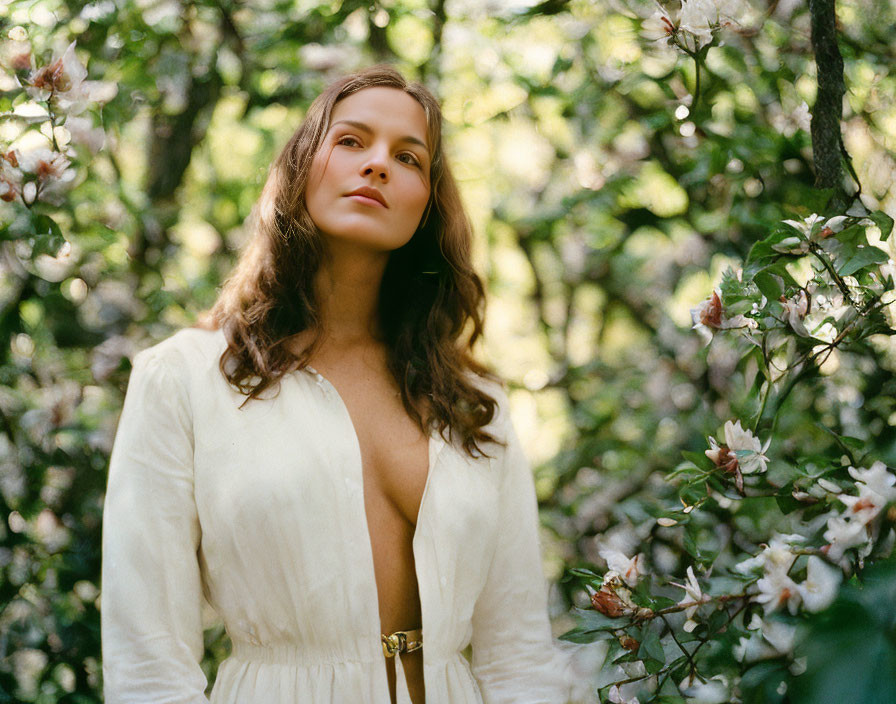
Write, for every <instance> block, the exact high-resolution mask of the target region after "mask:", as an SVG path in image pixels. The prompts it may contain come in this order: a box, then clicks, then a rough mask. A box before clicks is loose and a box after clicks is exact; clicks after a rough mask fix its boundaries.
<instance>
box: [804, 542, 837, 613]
mask: <svg viewBox="0 0 896 704" xmlns="http://www.w3.org/2000/svg"><path fill="white" fill-rule="evenodd" d="M842 580H843V573H842V572H841V571H840V570H839V569H837V568H836V567H834V566H833V565H829V564H828V563H826V562H825V561H824V560H822V559H821V558H820V557H816V556H815V555H811V556H810V557H809V562H808V564H807V565H806V581H805V582H803V583H802V584H801V585H800V586H799V590H800V596H801V597H802V599H803V606H805V607H806V609H807V610H808V611H811V612H812V613H815V612H818V611H824V610H825V609H826V608H828V607H829V606H830V605H831V604H832V603H833V602H834V599H835V598H836V596H837V590H838V589H839V588H840V582H841V581H842Z"/></svg>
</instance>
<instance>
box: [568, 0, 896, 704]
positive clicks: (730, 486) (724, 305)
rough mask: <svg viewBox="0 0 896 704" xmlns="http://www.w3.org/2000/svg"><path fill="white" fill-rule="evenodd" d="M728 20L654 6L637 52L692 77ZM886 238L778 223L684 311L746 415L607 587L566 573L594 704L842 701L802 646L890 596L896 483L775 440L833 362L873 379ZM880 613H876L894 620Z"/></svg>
mask: <svg viewBox="0 0 896 704" xmlns="http://www.w3.org/2000/svg"><path fill="white" fill-rule="evenodd" d="M739 9H741V10H742V9H743V6H742V3H736V2H710V1H709V0H707V1H705V2H704V1H703V0H700V1H699V2H696V1H692V0H682V2H681V7H680V10H678V11H676V12H673V11H670V10H667V9H665V8H663V7H662V6H661V7H660V9H658V10H657V11H656V12H655V13H654V15H653V16H652V17H651V18H650V19H648V20H646V21H644V22H643V25H642V26H643V29H644V34H645V36H646V37H647V38H648V39H649V40H652V41H656V40H657V39H659V40H660V41H662V42H664V43H666V44H668V45H669V46H671V47H675V48H677V49H678V50H679V51H681V52H682V53H684V54H687V55H689V56H691V57H692V58H694V60H695V62H696V70H697V75H698V76H699V71H700V66H701V64H702V63H703V62H704V61H705V60H706V56H707V51H708V50H709V48H710V47H711V46H713V44H714V41H715V38H716V37H717V35H718V33H719V31H724V30H725V28H726V26H733V25H735V24H736V21H735V18H736V17H737V16H739V13H738V10H739ZM698 87H699V84H698ZM693 97H694V100H696V99H697V95H696V91H695V95H694V96H693ZM692 108H693V104H692ZM892 229H893V220H892V219H891V218H890V216H889V215H887V214H886V213H885V212H884V211H882V210H875V211H871V210H869V209H868V208H867V207H865V206H864V205H863V204H862V202H861V201H860V200H859V199H858V197H857V196H856V197H855V198H854V199H853V202H852V204H851V205H850V206H849V208H848V209H847V210H846V212H837V213H832V214H829V215H820V214H818V213H811V214H810V215H808V216H806V217H803V218H799V219H783V220H782V221H780V223H779V224H778V225H777V226H775V227H772V228H771V229H770V231H768V232H767V234H766V236H765V237H764V238H762V239H760V240H758V241H756V242H755V243H754V244H753V245H752V247H751V249H750V251H749V254H748V255H747V256H746V258H745V259H744V260H743V261H742V266H740V267H737V268H734V267H728V268H727V270H726V271H725V272H724V273H723V275H722V277H721V281H720V282H719V283H718V285H717V286H716V287H715V288H714V290H713V291H712V293H711V295H710V296H709V297H708V298H707V299H706V300H705V301H703V302H702V303H700V304H698V305H697V306H696V307H694V308H693V309H692V310H691V318H692V321H693V330H694V332H695V333H696V334H698V335H699V336H700V337H701V339H702V340H703V344H704V345H713V344H718V343H717V342H716V338H718V337H720V336H722V337H724V338H725V344H726V345H727V347H726V350H727V351H728V353H729V354H733V355H734V357H735V360H734V362H733V364H732V365H731V366H732V367H735V368H737V369H738V370H740V371H741V372H742V373H743V378H744V379H745V380H747V381H748V386H749V389H748V390H744V391H746V394H745V395H744V396H743V397H742V398H740V399H738V401H737V406H739V407H740V408H741V409H742V410H743V411H747V410H749V415H742V416H741V417H736V418H719V419H718V422H719V423H721V424H722V425H723V427H722V433H721V434H720V435H717V436H713V435H708V436H706V438H705V446H706V449H705V450H704V451H703V452H695V451H685V452H683V453H682V455H683V461H682V462H680V463H679V464H678V465H677V466H675V467H674V468H672V469H671V471H669V472H667V474H666V476H665V479H666V481H667V482H669V483H670V484H671V485H672V486H673V487H674V493H675V495H676V497H677V501H676V504H675V505H669V504H665V505H662V504H661V505H656V506H653V507H650V506H649V505H648V510H650V511H651V512H652V513H653V515H652V517H644V521H645V523H644V524H642V526H641V527H644V528H647V529H646V530H642V531H640V532H639V535H638V537H639V539H640V541H641V542H640V544H638V545H636V546H635V547H634V549H633V550H632V551H630V552H632V553H634V557H631V558H630V557H629V556H628V555H629V554H630V553H624V552H620V551H618V550H615V549H611V548H604V549H602V550H600V551H599V555H600V557H601V558H602V559H603V561H604V562H606V571H604V572H603V573H601V572H600V571H596V570H592V569H586V568H582V567H579V568H575V569H572V570H571V573H572V574H573V575H575V576H576V577H577V578H578V579H579V580H580V581H581V582H583V583H584V587H585V589H586V590H587V593H588V596H589V601H590V604H588V606H589V607H590V609H589V608H583V609H579V610H578V618H579V624H578V626H577V627H576V628H575V629H574V630H572V631H570V632H568V633H567V634H566V635H565V636H564V637H565V638H566V639H568V640H571V641H573V642H579V643H588V642H595V641H606V643H607V644H608V648H607V660H606V663H605V665H604V670H603V673H602V677H601V678H600V681H601V687H600V693H601V697H602V701H609V702H616V703H618V704H646V702H685V701H686V702H701V703H704V704H711V703H718V704H721V703H722V702H781V701H798V702H803V701H806V702H808V701H812V702H818V701H822V699H819V698H818V697H821V696H824V697H829V698H825V699H823V701H832V702H833V701H838V699H836V698H834V695H831V694H824V695H822V694H820V692H821V691H822V688H820V686H819V685H818V682H819V681H820V680H819V678H823V677H824V675H823V673H824V672H825V671H827V670H829V669H830V662H829V661H825V660H824V659H823V658H821V657H820V656H819V648H817V647H815V642H814V639H815V638H817V637H818V635H817V633H818V632H819V629H822V628H825V627H827V628H830V625H829V623H828V622H826V621H825V619H830V618H831V614H832V613H837V608H840V609H841V611H842V610H843V609H844V608H846V607H843V606H842V604H843V603H847V602H849V599H850V597H849V596H843V597H842V598H841V601H839V602H837V600H838V594H840V593H841V588H842V587H843V585H845V584H848V585H849V586H850V588H852V587H853V586H854V585H855V586H859V585H863V584H864V583H865V581H866V579H867V578H868V577H869V576H870V583H874V580H875V579H876V578H877V577H876V575H880V574H887V575H889V576H887V577H883V578H880V580H882V581H884V583H885V581H886V579H890V580H891V583H892V576H891V575H892V571H891V572H889V573H887V572H886V570H887V569H889V568H888V567H887V565H888V564H889V563H887V562H886V560H887V558H890V557H891V556H892V555H893V551H894V544H896V470H894V469H893V468H890V467H888V466H886V464H885V463H884V462H883V461H881V460H880V459H879V458H877V457H874V456H872V455H871V454H870V453H869V452H867V451H866V448H865V443H864V442H863V441H862V440H861V439H859V438H856V437H852V436H848V435H842V434H838V433H837V432H835V431H834V430H832V429H831V428H828V427H822V429H823V430H824V431H825V432H827V433H828V434H829V435H830V436H831V437H832V438H833V439H834V441H835V443H836V450H837V452H836V453H825V454H823V453H819V452H813V451H812V450H809V449H807V450H806V451H805V452H803V453H802V454H800V453H799V452H798V451H797V452H795V449H796V448H793V447H792V444H791V443H788V442H787V439H786V438H785V437H783V434H782V433H781V431H780V430H779V428H778V424H779V420H780V418H781V415H782V412H783V410H784V407H785V403H786V401H787V399H788V397H789V396H790V395H791V393H792V392H793V391H794V389H795V388H796V387H797V386H798V385H807V384H810V383H812V382H813V381H817V380H819V379H824V380H826V381H828V382H829V383H831V382H834V383H836V379H837V376H838V372H839V369H838V367H839V362H840V359H841V357H844V356H845V355H849V356H850V357H853V358H863V357H864V358H865V359H867V360H868V362H869V363H870V364H871V367H872V368H873V360H874V350H875V348H878V349H880V348H881V347H885V346H886V344H887V343H886V340H887V338H891V337H892V336H893V334H894V331H896V306H894V301H896V291H894V278H896V266H894V261H893V259H894V256H896V248H894V246H893V242H892V240H891V239H890V235H891V232H892ZM866 368H867V367H866ZM717 437H718V438H719V439H717ZM784 444H787V445H789V446H788V447H787V449H786V450H782V449H781V446H782V445H784ZM650 524H652V525H650ZM636 530H637V529H636ZM617 542H618V541H617ZM628 542H629V544H631V543H632V542H633V541H628ZM605 543H610V544H612V539H611V540H607V541H605ZM673 551H680V552H681V554H682V555H683V557H684V564H685V565H686V569H685V570H684V574H685V576H684V578H682V579H678V578H675V577H673V576H670V575H667V574H664V572H663V569H662V567H661V566H662V565H663V564H674V562H675V561H674V560H672V559H670V558H671V555H672V554H673ZM876 563H881V567H880V568H877V567H874V566H873V565H875V564H876ZM881 569H882V570H883V572H881ZM848 593H849V590H844V594H848ZM888 598H890V599H891V600H890V601H889V602H885V604H880V608H882V609H884V610H889V611H892V608H893V606H894V602H893V601H892V596H889V595H888ZM844 600H845V601H844ZM835 602H837V603H839V604H841V606H840V607H834V606H833V605H835ZM851 603H852V604H853V605H855V604H856V603H857V601H856V599H855V598H854V597H853V598H852V602H851ZM852 608H853V611H852V613H853V615H854V614H855V610H856V608H857V607H855V606H853V607H852ZM863 619H864V621H863V623H866V622H867V621H868V619H867V618H866V617H865V616H864V615H863ZM825 623H828V625H827V626H825V625H822V624H825ZM892 626H893V625H892V623H891V622H890V621H887V622H886V624H885V625H884V626H883V629H884V632H889V633H890V635H889V636H887V637H889V638H890V639H891V640H890V641H889V644H888V645H886V646H881V647H884V651H885V653H886V654H884V655H882V656H881V660H880V661H879V662H881V663H892V662H893V661H894V660H893V659H894V657H896V646H894V645H893V641H892V633H893V631H892ZM840 627H843V628H848V627H849V626H848V624H844V623H840ZM868 628H869V630H868V631H867V633H866V635H865V636H862V637H867V638H869V639H871V640H874V638H875V635H874V634H875V633H877V632H878V630H880V629H879V627H878V626H873V627H870V626H869V627H868ZM875 629H877V630H875ZM874 642H875V647H877V646H879V642H878V641H876V640H875V641H874ZM854 647H855V646H854ZM869 657H870V658H871V660H872V661H873V659H874V657H876V655H875V654H874V653H872V654H871V655H869ZM850 662H852V661H850ZM849 666H851V665H848V666H846V667H849ZM840 672H841V677H842V676H843V675H844V670H843V669H842V667H841V670H840ZM820 673H822V674H820ZM869 674H870V671H869ZM801 676H803V677H802V678H801ZM872 679H873V680H875V681H876V682H877V684H873V685H870V686H869V685H867V683H862V684H861V685H860V687H865V688H866V689H867V692H866V695H867V696H868V697H869V698H865V699H850V700H851V701H863V702H866V701H867V702H871V701H889V700H891V697H890V696H889V695H888V694H882V693H887V692H893V691H894V690H896V682H894V677H893V674H892V669H889V672H888V674H887V675H886V676H877V677H870V676H869V680H872ZM875 688H876V689H875ZM840 691H842V687H841V688H840ZM810 692H812V693H813V694H811V695H810V694H808V693H810ZM787 697H790V698H789V699H787ZM809 697H816V698H809Z"/></svg>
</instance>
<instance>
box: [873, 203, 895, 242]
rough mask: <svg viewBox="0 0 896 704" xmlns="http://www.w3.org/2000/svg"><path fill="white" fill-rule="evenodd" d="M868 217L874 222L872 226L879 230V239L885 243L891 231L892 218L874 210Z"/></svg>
mask: <svg viewBox="0 0 896 704" xmlns="http://www.w3.org/2000/svg"><path fill="white" fill-rule="evenodd" d="M868 217H869V218H871V219H872V220H874V224H875V225H877V226H878V227H879V228H880V238H881V239H882V240H883V241H884V242H886V241H887V238H888V237H889V236H890V233H891V232H892V231H893V218H891V217H890V216H889V215H887V214H886V213H885V212H883V211H882V210H875V211H874V212H873V213H871V214H870V215H869V216H868Z"/></svg>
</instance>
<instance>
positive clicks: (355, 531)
mask: <svg viewBox="0 0 896 704" xmlns="http://www.w3.org/2000/svg"><path fill="white" fill-rule="evenodd" d="M224 347H225V341H224V337H223V335H222V334H221V333H220V332H210V331H203V330H196V329H189V330H182V331H180V332H178V333H177V334H175V335H174V336H173V337H171V338H169V339H168V340H166V341H164V342H162V343H161V344H159V345H156V346H155V347H152V348H150V349H148V350H145V351H143V352H141V353H140V354H138V355H137V356H136V358H135V360H134V369H133V372H132V375H131V380H130V384H129V387H128V392H127V396H126V399H125V404H124V410H123V412H122V416H121V420H120V423H119V427H118V433H117V436H116V440H115V447H114V450H113V452H112V459H111V465H110V468H109V483H108V491H107V493H106V499H105V515H104V527H103V568H102V572H103V574H102V602H101V606H102V637H103V674H104V679H105V697H106V702H107V704H120V703H124V702H140V703H141V704H148V703H150V702H159V703H161V702H165V703H166V704H175V703H177V704H188V703H189V704H200V703H202V702H208V701H209V699H207V697H206V695H205V690H206V686H207V682H206V677H205V675H204V674H203V672H202V670H201V669H200V667H199V661H200V659H201V657H202V653H203V630H202V621H201V603H202V596H203V595H204V596H205V598H206V599H207V600H208V602H209V603H210V604H211V605H212V606H213V607H214V609H215V610H216V611H217V613H218V614H219V615H220V616H221V618H222V619H223V622H224V624H225V626H226V628H227V632H228V634H229V635H230V638H231V639H232V642H233V653H232V655H231V656H230V657H228V658H227V659H226V660H225V661H224V662H223V663H222V664H221V666H220V668H219V669H218V674H217V679H216V681H215V685H214V687H213V689H212V692H211V702H212V703H213V704H366V703H370V704H386V703H387V702H388V701H389V695H388V686H387V681H386V672H385V667H384V665H383V654H382V648H381V645H380V623H379V615H378V606H377V596H376V581H375V579H374V572H373V556H372V552H371V547H370V538H369V533H368V528H367V523H366V517H365V512H364V497H363V487H362V473H361V455H360V449H359V446H358V441H357V436H356V434H355V431H354V427H353V425H352V422H351V419H350V417H349V414H348V411H347V410H346V407H345V405H344V404H343V402H342V400H341V399H340V397H339V395H338V393H337V392H336V390H335V388H334V387H333V386H332V385H331V384H330V383H329V382H328V381H327V380H326V379H324V378H323V377H322V376H320V375H319V374H317V373H316V372H314V371H313V370H310V371H309V370H304V371H297V372H294V373H291V374H288V375H287V376H286V377H285V378H284V379H283V381H282V385H281V387H280V390H279V393H277V394H276V395H274V394H273V393H271V394H269V398H266V399H264V400H259V401H252V402H249V403H247V404H246V405H245V406H244V407H243V409H242V410H240V409H239V405H240V404H241V403H242V401H243V400H244V397H243V396H241V395H239V394H238V393H236V392H235V391H234V390H233V389H232V388H231V387H229V386H228V384H227V382H226V381H225V379H224V377H223V376H222V375H221V373H220V371H219V369H218V359H219V357H220V354H221V352H222V351H223V350H224ZM489 390H490V391H491V392H492V393H493V394H495V395H496V397H497V398H498V400H499V404H500V413H499V415H498V417H497V418H496V420H495V422H494V424H493V426H492V429H493V430H494V431H495V433H496V434H497V435H498V436H499V437H505V438H507V440H508V446H507V448H506V449H504V448H501V447H494V446H493V447H492V448H491V450H492V452H490V454H494V459H491V460H488V459H479V460H475V461H474V460H472V459H470V458H469V456H468V455H466V454H464V453H463V452H462V451H461V450H458V449H457V448H455V447H454V446H453V445H451V444H447V443H446V442H445V441H444V440H443V439H442V438H441V437H440V436H439V435H438V433H435V432H433V433H432V435H431V437H430V442H429V463H430V470H429V475H428V478H427V481H426V488H425V490H424V494H423V500H422V503H421V506H420V511H419V515H418V519H417V527H416V532H415V535H414V541H413V549H414V557H415V559H416V569H417V578H418V581H419V587H420V600H421V605H422V609H423V633H424V636H423V640H424V647H423V652H424V662H425V665H424V670H425V674H424V677H425V685H426V701H427V704H474V703H477V702H486V703H497V702H506V703H507V704H511V703H512V704H536V703H540V704H555V703H556V704H559V703H561V702H564V701H565V697H564V696H563V694H562V693H561V685H560V683H559V682H558V678H559V674H560V669H561V668H560V667H559V659H560V656H559V653H558V651H557V650H556V648H555V646H554V644H553V643H552V639H551V635H550V628H549V622H548V618H547V612H546V591H545V580H544V577H543V573H542V569H541V560H540V555H539V543H538V532H537V530H538V529H537V520H538V519H537V508H536V501H535V494H534V487H533V481H532V476H531V473H530V469H529V465H528V464H527V462H526V459H525V457H524V456H523V453H522V451H521V449H520V445H519V442H518V439H517V437H516V435H515V433H514V432H513V428H512V426H511V424H510V421H509V419H508V416H507V399H506V396H505V395H504V394H503V392H502V391H501V390H500V389H498V388H497V387H496V386H490V387H489ZM471 642H472V652H473V658H472V668H471V666H470V664H468V661H467V660H466V659H465V658H464V657H463V655H462V654H461V651H462V650H464V648H465V647H466V646H467V645H468V644H469V643H471ZM398 664H399V665H400V662H399V663H398ZM398 679H399V702H409V699H408V696H407V691H406V687H405V686H404V678H403V676H402V674H401V670H400V667H399V678H398Z"/></svg>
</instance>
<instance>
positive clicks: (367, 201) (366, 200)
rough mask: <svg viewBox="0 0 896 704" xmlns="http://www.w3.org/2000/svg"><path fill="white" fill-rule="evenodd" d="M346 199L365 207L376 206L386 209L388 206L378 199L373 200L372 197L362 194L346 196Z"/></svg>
mask: <svg viewBox="0 0 896 704" xmlns="http://www.w3.org/2000/svg"><path fill="white" fill-rule="evenodd" d="M346 198H351V199H352V200H353V201H355V202H356V203H362V204H363V205H370V206H375V207H377V208H385V207H386V206H385V205H383V204H382V203H380V202H379V201H378V200H377V199H376V198H371V197H370V196H364V195H361V194H360V193H351V194H349V195H347V196H346Z"/></svg>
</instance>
